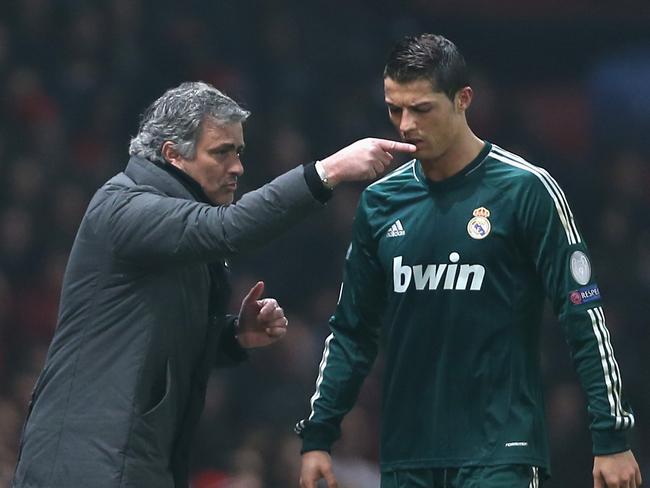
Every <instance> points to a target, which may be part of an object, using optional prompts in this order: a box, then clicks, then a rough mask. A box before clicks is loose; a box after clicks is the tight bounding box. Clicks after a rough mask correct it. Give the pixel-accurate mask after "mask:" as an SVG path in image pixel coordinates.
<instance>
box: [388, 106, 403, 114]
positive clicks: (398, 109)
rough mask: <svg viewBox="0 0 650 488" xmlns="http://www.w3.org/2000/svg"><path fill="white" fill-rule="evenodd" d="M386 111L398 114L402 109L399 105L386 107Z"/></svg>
mask: <svg viewBox="0 0 650 488" xmlns="http://www.w3.org/2000/svg"><path fill="white" fill-rule="evenodd" d="M388 111H389V112H390V113H392V114H398V113H400V112H401V111H402V109H401V108H399V107H388Z"/></svg>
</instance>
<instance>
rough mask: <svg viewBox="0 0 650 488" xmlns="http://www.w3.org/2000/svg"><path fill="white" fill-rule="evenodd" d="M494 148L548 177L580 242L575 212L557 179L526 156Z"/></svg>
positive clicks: (497, 147)
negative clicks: (527, 159)
mask: <svg viewBox="0 0 650 488" xmlns="http://www.w3.org/2000/svg"><path fill="white" fill-rule="evenodd" d="M493 149H494V150H495V151H496V152H498V153H500V154H502V155H503V156H506V157H509V158H511V159H513V160H515V161H519V162H520V163H522V164H525V165H527V166H530V167H531V168H534V169H535V170H536V171H539V172H540V174H541V175H542V176H544V177H545V178H546V180H547V181H548V182H549V183H550V184H551V186H552V187H553V188H554V189H555V191H556V194H557V195H558V196H559V197H560V203H561V204H562V206H563V208H564V211H565V212H566V213H567V215H568V217H569V219H568V220H569V223H570V224H571V227H572V229H573V231H574V232H575V235H576V236H578V242H580V235H579V234H578V228H577V227H576V224H575V220H574V218H573V213H572V212H571V208H570V207H569V202H568V201H567V199H566V195H565V194H564V191H563V190H562V188H561V187H560V185H559V184H558V182H557V181H555V178H553V177H552V176H551V175H550V173H549V172H548V171H546V170H545V169H544V168H541V167H539V166H535V165H533V164H531V163H529V162H528V161H526V160H525V159H524V158H522V157H521V156H518V155H516V154H514V153H511V152H510V151H506V150H505V149H503V148H501V147H499V146H495V147H493Z"/></svg>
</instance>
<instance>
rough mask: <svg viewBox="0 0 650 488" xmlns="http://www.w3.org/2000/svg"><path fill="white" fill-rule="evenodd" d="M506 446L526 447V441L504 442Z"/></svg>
mask: <svg viewBox="0 0 650 488" xmlns="http://www.w3.org/2000/svg"><path fill="white" fill-rule="evenodd" d="M505 446H506V447H528V442H526V441H516V442H506V444H505Z"/></svg>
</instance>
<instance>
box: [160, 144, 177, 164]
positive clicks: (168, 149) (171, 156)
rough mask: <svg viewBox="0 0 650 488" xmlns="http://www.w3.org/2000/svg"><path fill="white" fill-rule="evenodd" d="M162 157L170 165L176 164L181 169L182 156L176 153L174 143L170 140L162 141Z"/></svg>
mask: <svg viewBox="0 0 650 488" xmlns="http://www.w3.org/2000/svg"><path fill="white" fill-rule="evenodd" d="M160 152H161V153H162V156H163V158H165V161H167V162H168V163H169V164H171V165H172V166H176V167H177V168H178V169H183V157H182V156H181V155H180V154H178V151H177V150H176V144H174V143H173V142H172V141H165V142H163V145H162V148H161V150H160Z"/></svg>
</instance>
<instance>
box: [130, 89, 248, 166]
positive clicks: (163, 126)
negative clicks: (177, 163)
mask: <svg viewBox="0 0 650 488" xmlns="http://www.w3.org/2000/svg"><path fill="white" fill-rule="evenodd" d="M249 115H250V112H249V111H248V110H244V109H243V108H241V107H240V106H239V105H238V104H237V102H235V101H234V100H233V99H232V98H230V97H229V96H227V95H226V94H224V93H222V92H220V91H219V90H217V89H216V88H215V87H213V86H212V85H210V84H208V83H204V82H202V81H196V82H186V83H182V84H181V85H179V86H177V87H176V88H170V89H169V90H167V91H166V92H165V93H164V94H163V95H162V96H161V97H160V98H159V99H158V100H156V101H155V102H153V103H152V104H151V105H150V106H149V108H147V110H146V111H145V112H144V114H142V120H141V121H140V128H139V129H138V134H137V135H136V136H135V137H134V138H133V139H131V144H130V145H129V154H130V155H131V156H139V157H142V158H145V159H148V160H150V161H156V162H160V163H164V162H165V158H164V157H163V155H162V145H163V143H164V142H165V141H172V142H173V143H174V146H175V149H176V151H178V153H179V154H180V155H181V156H183V157H184V158H186V159H193V158H194V157H195V156H196V142H197V140H198V138H199V136H200V134H201V128H202V126H203V122H204V121H205V120H206V119H210V120H213V121H214V122H216V123H217V124H219V125H222V124H236V123H243V122H245V121H246V119H247V118H248V116H249Z"/></svg>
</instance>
